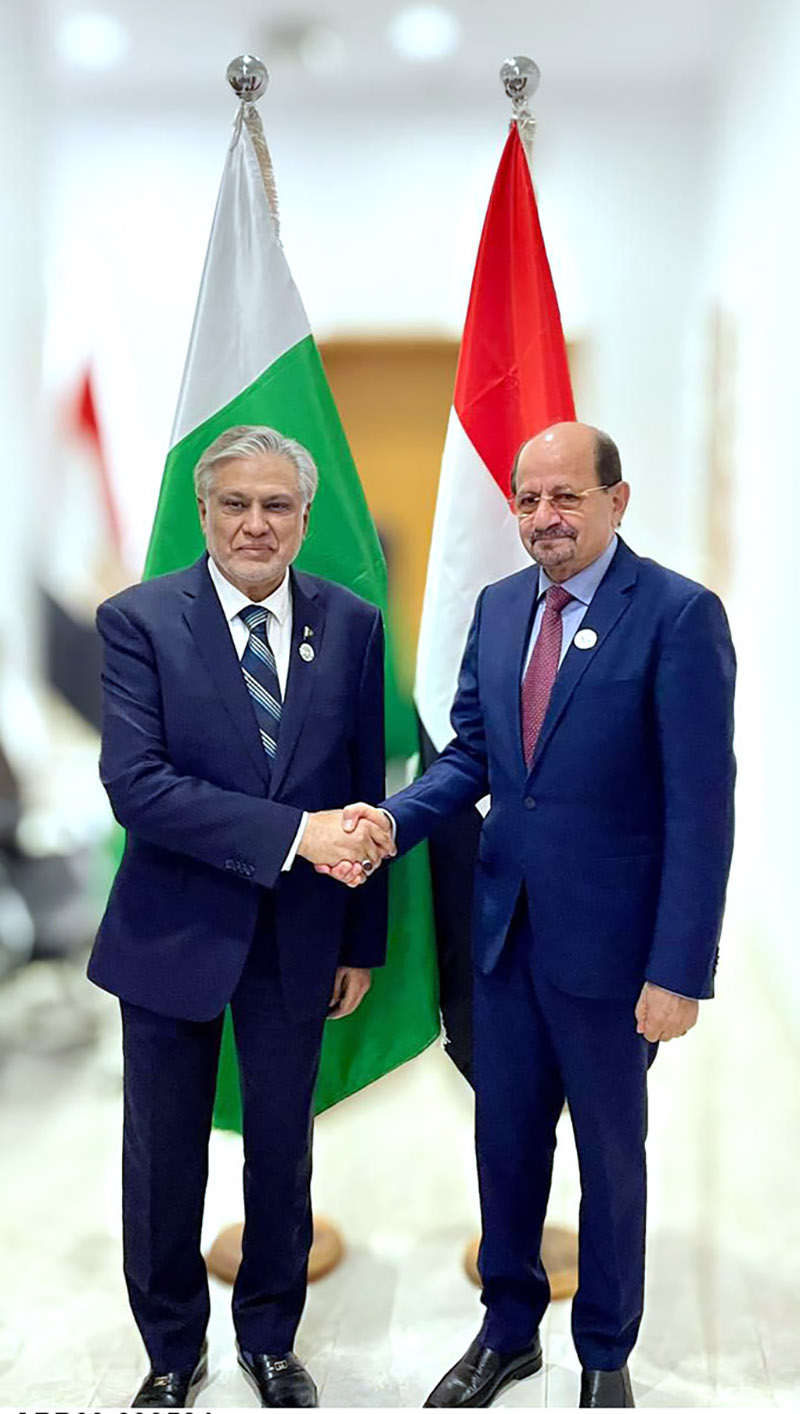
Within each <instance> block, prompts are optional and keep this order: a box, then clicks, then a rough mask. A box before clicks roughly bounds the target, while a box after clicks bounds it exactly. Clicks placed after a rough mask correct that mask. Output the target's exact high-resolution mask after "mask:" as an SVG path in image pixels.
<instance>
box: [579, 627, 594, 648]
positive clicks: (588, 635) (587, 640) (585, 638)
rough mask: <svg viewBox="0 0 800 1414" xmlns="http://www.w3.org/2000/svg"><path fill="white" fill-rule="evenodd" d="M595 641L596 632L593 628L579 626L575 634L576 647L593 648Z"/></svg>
mask: <svg viewBox="0 0 800 1414" xmlns="http://www.w3.org/2000/svg"><path fill="white" fill-rule="evenodd" d="M596 642H597V634H596V633H595V631H594V629H593V628H579V629H578V632H577V633H576V635H575V647H576V648H594V645H595V644H596Z"/></svg>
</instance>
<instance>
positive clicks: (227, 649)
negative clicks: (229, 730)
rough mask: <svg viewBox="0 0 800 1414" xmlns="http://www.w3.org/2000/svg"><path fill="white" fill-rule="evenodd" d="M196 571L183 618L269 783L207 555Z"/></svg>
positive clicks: (186, 590)
mask: <svg viewBox="0 0 800 1414" xmlns="http://www.w3.org/2000/svg"><path fill="white" fill-rule="evenodd" d="M194 569H195V571H196V574H195V575H194V577H193V578H192V579H191V580H190V582H189V585H188V586H187V588H186V589H185V590H184V594H185V596H186V606H185V608H184V617H185V619H186V622H187V624H188V625H189V629H190V630H191V633H192V636H193V638H194V641H195V646H196V648H197V653H198V656H199V657H200V658H202V660H203V662H204V663H205V665H206V667H207V668H208V671H209V673H210V674H211V677H212V678H213V680H214V682H215V683H216V685H217V688H218V689H219V694H220V697H221V698H222V701H223V703H224V705H225V709H226V711H227V712H228V715H229V716H230V718H231V721H232V722H233V725H234V727H235V728H236V730H237V731H238V733H239V735H240V736H241V738H242V741H243V743H244V745H245V747H246V748H247V752H248V754H249V756H250V759H251V761H252V763H253V765H254V767H255V769H256V770H257V772H258V774H259V776H260V777H261V779H262V781H263V782H264V785H265V786H267V785H269V781H270V771H269V762H268V761H267V758H266V756H265V754H264V748H263V746H262V745H261V737H260V735H259V731H258V723H257V721H256V716H255V713H254V711H253V704H252V702H251V701H250V694H249V693H248V691H247V687H246V685H245V681H244V677H243V676H242V669H241V665H240V663H239V659H238V658H237V656H236V649H235V648H234V646H233V639H232V638H231V631H230V629H229V627H228V625H227V623H226V622H225V615H224V613H223V611H222V605H221V604H220V602H219V596H218V594H217V591H216V589H215V588H214V585H213V582H212V579H211V576H210V574H209V573H208V567H207V565H206V561H205V557H203V559H202V560H198V562H197V564H196V565H195V566H194Z"/></svg>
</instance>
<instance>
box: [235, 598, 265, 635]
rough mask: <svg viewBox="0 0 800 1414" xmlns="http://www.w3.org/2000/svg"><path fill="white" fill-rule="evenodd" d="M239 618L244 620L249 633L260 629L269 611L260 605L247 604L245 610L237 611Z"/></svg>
mask: <svg viewBox="0 0 800 1414" xmlns="http://www.w3.org/2000/svg"><path fill="white" fill-rule="evenodd" d="M239 618H240V619H244V622H245V623H246V624H247V627H248V628H249V630H250V632H251V633H253V631H254V630H255V629H259V628H261V627H262V626H263V625H264V624H265V623H266V622H267V619H268V618H269V609H264V608H262V607H261V605H260V604H248V605H247V607H246V608H245V609H240V610H239Z"/></svg>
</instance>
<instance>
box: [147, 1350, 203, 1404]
mask: <svg viewBox="0 0 800 1414" xmlns="http://www.w3.org/2000/svg"><path fill="white" fill-rule="evenodd" d="M207 1374H208V1343H207V1341H205V1340H204V1341H203V1347H202V1349H201V1351H200V1355H199V1357H198V1361H197V1364H196V1365H195V1366H194V1367H193V1368H192V1369H191V1370H165V1371H163V1372H160V1371H158V1370H153V1369H151V1371H150V1373H149V1375H148V1376H147V1379H146V1380H145V1381H144V1384H143V1385H142V1386H141V1388H140V1389H139V1390H137V1392H136V1395H135V1396H134V1398H133V1399H132V1400H131V1408H132V1409H191V1407H192V1404H193V1402H194V1397H195V1395H196V1394H197V1392H198V1391H199V1389H200V1387H201V1386H202V1384H203V1381H204V1380H205V1378H206V1375H207Z"/></svg>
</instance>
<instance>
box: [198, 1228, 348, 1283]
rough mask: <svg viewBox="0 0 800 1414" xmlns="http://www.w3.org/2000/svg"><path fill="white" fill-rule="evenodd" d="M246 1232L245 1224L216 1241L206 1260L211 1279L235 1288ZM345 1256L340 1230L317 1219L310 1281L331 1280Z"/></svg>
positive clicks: (224, 1233) (311, 1256)
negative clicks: (325, 1278)
mask: <svg viewBox="0 0 800 1414" xmlns="http://www.w3.org/2000/svg"><path fill="white" fill-rule="evenodd" d="M243 1230H244V1224H243V1223H233V1224H232V1225H231V1226H230V1227H224V1228H223V1229H222V1232H220V1233H219V1234H218V1236H217V1237H215V1239H214V1241H213V1243H212V1244H211V1247H210V1249H209V1252H208V1255H207V1256H206V1266H207V1267H208V1270H209V1271H210V1273H211V1275H212V1276H215V1277H219V1280H220V1281H224V1282H227V1283H228V1285H229V1286H233V1283H234V1282H235V1280H236V1273H237V1272H238V1270H239V1263H240V1262H241V1260H242V1232H243ZM343 1256H344V1242H343V1241H342V1238H341V1237H340V1235H339V1230H338V1228H335V1227H334V1225H333V1223H330V1222H328V1220H327V1218H315V1219H314V1241H313V1243H312V1246H311V1254H310V1256H309V1259H308V1280H309V1281H319V1279H320V1277H325V1276H327V1275H328V1272H332V1271H333V1269H334V1267H338V1265H339V1263H340V1262H341V1260H342V1257H343Z"/></svg>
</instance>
